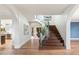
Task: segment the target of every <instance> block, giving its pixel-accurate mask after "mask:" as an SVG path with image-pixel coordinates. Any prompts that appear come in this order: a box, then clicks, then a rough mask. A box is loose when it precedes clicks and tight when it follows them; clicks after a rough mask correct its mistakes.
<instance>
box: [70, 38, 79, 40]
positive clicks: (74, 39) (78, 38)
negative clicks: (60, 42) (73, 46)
mask: <svg viewBox="0 0 79 59" xmlns="http://www.w3.org/2000/svg"><path fill="white" fill-rule="evenodd" d="M70 40H79V38H70Z"/></svg>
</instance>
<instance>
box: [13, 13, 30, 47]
mask: <svg viewBox="0 0 79 59" xmlns="http://www.w3.org/2000/svg"><path fill="white" fill-rule="evenodd" d="M18 16H19V17H18V19H17V21H14V27H15V28H14V37H13V39H14V40H13V42H14V47H15V48H20V47H21V46H22V45H23V44H25V43H26V42H27V41H28V40H30V38H31V33H30V27H29V23H28V21H27V19H26V18H25V17H24V16H23V15H21V14H19V15H18ZM24 25H27V26H28V32H29V34H26V35H24Z"/></svg>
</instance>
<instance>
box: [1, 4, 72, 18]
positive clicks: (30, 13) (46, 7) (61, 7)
mask: <svg viewBox="0 0 79 59" xmlns="http://www.w3.org/2000/svg"><path fill="white" fill-rule="evenodd" d="M13 6H14V7H15V8H16V9H17V10H18V11H19V12H21V13H22V14H23V15H24V16H25V17H27V18H30V19H31V18H33V17H34V15H58V14H62V13H63V12H64V11H66V10H67V9H68V8H70V7H71V6H73V5H72V4H13ZM12 15H13V14H12V12H11V11H10V10H9V9H8V8H7V7H6V5H0V18H11V17H12Z"/></svg>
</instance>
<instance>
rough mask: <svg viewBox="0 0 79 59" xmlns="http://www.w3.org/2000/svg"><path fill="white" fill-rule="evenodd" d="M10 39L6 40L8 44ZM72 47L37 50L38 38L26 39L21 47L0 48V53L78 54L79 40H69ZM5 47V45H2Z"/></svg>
mask: <svg viewBox="0 0 79 59" xmlns="http://www.w3.org/2000/svg"><path fill="white" fill-rule="evenodd" d="M9 43H10V41H8V42H7V44H9ZM71 45H72V49H71V50H65V49H57V50H56V49H55V50H39V48H38V46H39V44H38V39H36V40H32V41H28V43H26V44H25V45H24V46H23V47H22V48H20V49H13V48H11V46H10V45H8V47H7V46H6V48H0V55H79V41H72V42H71ZM3 47H5V46H3Z"/></svg>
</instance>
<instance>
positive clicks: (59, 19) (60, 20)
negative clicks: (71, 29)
mask: <svg viewBox="0 0 79 59" xmlns="http://www.w3.org/2000/svg"><path fill="white" fill-rule="evenodd" d="M54 17H55V21H54V22H55V25H56V27H57V29H58V30H59V32H60V35H61V36H62V38H63V39H64V40H65V39H66V19H65V16H63V15H56V16H54Z"/></svg>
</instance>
